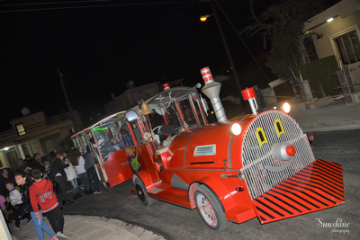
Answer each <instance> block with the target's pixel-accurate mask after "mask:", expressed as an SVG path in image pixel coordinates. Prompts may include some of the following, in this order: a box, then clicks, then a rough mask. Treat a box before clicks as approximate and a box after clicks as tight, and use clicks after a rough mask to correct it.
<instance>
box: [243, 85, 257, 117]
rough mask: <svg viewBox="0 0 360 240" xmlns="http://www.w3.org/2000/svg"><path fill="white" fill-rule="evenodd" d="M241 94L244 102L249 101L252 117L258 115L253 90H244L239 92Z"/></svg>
mask: <svg viewBox="0 0 360 240" xmlns="http://www.w3.org/2000/svg"><path fill="white" fill-rule="evenodd" d="M241 94H242V96H243V99H244V101H246V100H248V101H249V104H250V108H251V111H252V113H253V115H254V116H256V115H257V114H258V113H257V110H258V108H259V106H258V105H257V102H256V94H255V90H254V88H246V89H244V90H242V91H241Z"/></svg>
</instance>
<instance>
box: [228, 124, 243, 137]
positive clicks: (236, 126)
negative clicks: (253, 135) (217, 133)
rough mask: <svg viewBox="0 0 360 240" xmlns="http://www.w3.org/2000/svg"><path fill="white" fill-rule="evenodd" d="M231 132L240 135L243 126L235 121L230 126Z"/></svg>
mask: <svg viewBox="0 0 360 240" xmlns="http://www.w3.org/2000/svg"><path fill="white" fill-rule="evenodd" d="M230 133H231V134H232V135H234V136H238V135H240V133H241V126H240V124H238V123H234V124H233V125H231V127H230Z"/></svg>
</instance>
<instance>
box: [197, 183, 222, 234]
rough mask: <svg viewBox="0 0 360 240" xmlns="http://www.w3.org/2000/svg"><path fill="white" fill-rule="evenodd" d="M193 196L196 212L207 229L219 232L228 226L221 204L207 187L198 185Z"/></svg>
mask: <svg viewBox="0 0 360 240" xmlns="http://www.w3.org/2000/svg"><path fill="white" fill-rule="evenodd" d="M194 196H195V204H196V210H197V211H198V213H199V215H200V216H201V218H202V219H203V220H204V222H205V223H206V225H207V226H208V227H209V228H211V229H212V230H215V231H217V232H220V231H222V230H224V229H225V228H227V227H228V226H229V222H228V221H227V220H226V217H225V213H224V211H223V210H222V207H221V202H220V201H219V200H218V198H217V197H216V195H215V194H214V193H213V192H212V191H211V190H210V189H209V188H208V187H206V186H205V185H200V186H199V187H197V188H196V189H195V192H194Z"/></svg>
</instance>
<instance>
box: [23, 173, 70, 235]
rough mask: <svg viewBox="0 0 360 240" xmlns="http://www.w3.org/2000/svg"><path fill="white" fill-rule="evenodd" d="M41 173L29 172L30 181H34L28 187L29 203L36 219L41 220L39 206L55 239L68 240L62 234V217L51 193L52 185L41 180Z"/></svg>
mask: <svg viewBox="0 0 360 240" xmlns="http://www.w3.org/2000/svg"><path fill="white" fill-rule="evenodd" d="M41 176H42V173H41V171H40V170H39V169H33V170H32V171H31V179H32V180H33V181H35V182H34V183H33V184H32V185H31V186H30V188H29V189H30V201H31V206H32V208H33V210H34V213H35V216H36V218H37V219H41V215H40V212H39V206H38V205H40V207H41V210H42V212H43V213H44V214H45V216H46V217H47V218H48V220H49V222H50V224H51V227H52V228H53V230H54V231H55V232H56V236H57V237H62V238H66V239H69V238H68V237H66V236H65V235H64V234H63V229H64V216H63V215H62V213H61V210H60V206H59V203H58V201H57V199H56V195H55V194H54V191H53V184H52V183H51V181H50V180H48V179H41Z"/></svg>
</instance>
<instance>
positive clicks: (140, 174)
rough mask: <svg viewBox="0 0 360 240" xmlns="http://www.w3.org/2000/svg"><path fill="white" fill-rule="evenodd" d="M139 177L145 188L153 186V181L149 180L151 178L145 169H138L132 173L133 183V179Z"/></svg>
mask: <svg viewBox="0 0 360 240" xmlns="http://www.w3.org/2000/svg"><path fill="white" fill-rule="evenodd" d="M136 178H140V179H141V181H142V182H143V183H144V185H145V187H146V189H147V190H149V189H152V188H153V187H154V184H153V182H152V181H151V178H150V177H149V175H148V174H147V173H146V172H145V171H140V172H138V173H136V174H134V175H133V177H132V180H133V183H134V185H135V179H136Z"/></svg>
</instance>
